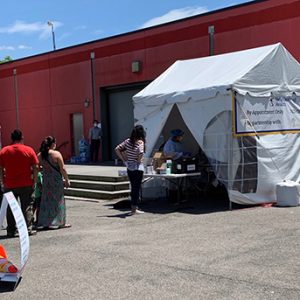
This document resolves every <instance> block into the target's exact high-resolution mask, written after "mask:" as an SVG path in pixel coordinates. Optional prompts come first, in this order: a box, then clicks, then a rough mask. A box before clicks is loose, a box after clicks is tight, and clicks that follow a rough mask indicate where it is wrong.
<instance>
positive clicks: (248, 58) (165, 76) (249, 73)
mask: <svg viewBox="0 0 300 300" xmlns="http://www.w3.org/2000/svg"><path fill="white" fill-rule="evenodd" d="M228 89H233V90H236V91H237V92H238V93H239V94H241V95H245V94H246V93H248V94H250V95H252V96H270V94H271V92H276V91H281V92H291V91H293V92H295V93H297V94H299V93H300V65H299V63H298V62H297V61H296V60H295V58H294V57H293V56H292V55H291V54H290V53H289V52H288V51H287V50H286V49H285V48H284V47H283V46H282V44H281V43H278V44H274V45H270V46H265V47H259V48H254V49H249V50H244V51H237V52H232V53H227V54H221V55H215V56H209V57H202V58H196V59H189V60H180V61H176V62H175V63H174V64H173V65H172V66H171V67H169V68H168V69H167V70H166V71H165V72H164V73H162V74H161V75H160V76H159V77H158V78H156V79H155V80H154V81H153V82H152V83H151V84H149V85H148V86H147V87H146V88H145V89H143V90H142V91H141V92H139V93H138V94H136V95H135V96H134V97H133V99H134V102H135V103H139V102H144V103H145V104H146V105H147V106H151V105H159V104H163V103H164V102H165V101H166V102H168V103H178V102H186V101H188V100H194V101H197V100H201V99H207V98H211V97H214V96H215V95H216V94H217V93H221V94H226V93H228V92H227V90H228Z"/></svg>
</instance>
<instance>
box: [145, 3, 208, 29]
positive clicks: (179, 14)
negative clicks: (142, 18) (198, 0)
mask: <svg viewBox="0 0 300 300" xmlns="http://www.w3.org/2000/svg"><path fill="white" fill-rule="evenodd" d="M207 11H208V9H207V8H205V7H201V6H197V7H184V8H179V9H173V10H170V11H169V12H167V13H166V14H164V15H162V16H160V17H156V18H153V19H151V20H149V21H147V22H146V23H144V24H143V25H142V26H141V28H146V27H150V26H154V25H158V24H162V23H167V22H171V21H175V20H179V19H183V18H187V17H191V16H194V15H198V14H202V13H205V12H207Z"/></svg>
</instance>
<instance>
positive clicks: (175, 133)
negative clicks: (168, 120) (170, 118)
mask: <svg viewBox="0 0 300 300" xmlns="http://www.w3.org/2000/svg"><path fill="white" fill-rule="evenodd" d="M183 135H184V132H183V131H182V130H181V129H173V130H171V136H170V138H169V139H168V141H167V142H166V143H165V145H164V148H163V153H164V156H165V157H166V158H171V159H173V160H176V159H179V158H183V157H190V156H191V153H190V152H185V151H183V145H182V140H183Z"/></svg>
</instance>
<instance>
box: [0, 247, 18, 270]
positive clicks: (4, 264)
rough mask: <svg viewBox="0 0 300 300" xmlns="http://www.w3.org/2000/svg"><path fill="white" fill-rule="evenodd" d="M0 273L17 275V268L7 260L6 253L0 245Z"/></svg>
mask: <svg viewBox="0 0 300 300" xmlns="http://www.w3.org/2000/svg"><path fill="white" fill-rule="evenodd" d="M0 273H18V268H17V267H16V266H15V265H14V264H12V263H11V262H10V261H9V260H8V259H7V255H6V251H5V249H4V247H3V246H2V245H1V244H0Z"/></svg>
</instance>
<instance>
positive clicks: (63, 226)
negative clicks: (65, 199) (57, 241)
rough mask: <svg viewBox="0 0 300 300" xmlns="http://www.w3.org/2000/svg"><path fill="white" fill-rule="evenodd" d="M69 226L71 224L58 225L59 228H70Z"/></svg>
mask: <svg viewBox="0 0 300 300" xmlns="http://www.w3.org/2000/svg"><path fill="white" fill-rule="evenodd" d="M70 227H72V225H71V224H65V225H61V226H59V228H70Z"/></svg>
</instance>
